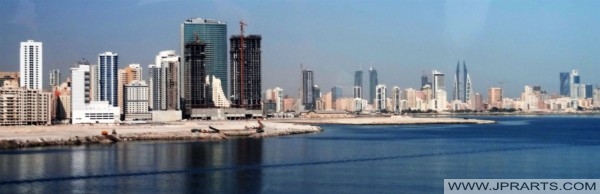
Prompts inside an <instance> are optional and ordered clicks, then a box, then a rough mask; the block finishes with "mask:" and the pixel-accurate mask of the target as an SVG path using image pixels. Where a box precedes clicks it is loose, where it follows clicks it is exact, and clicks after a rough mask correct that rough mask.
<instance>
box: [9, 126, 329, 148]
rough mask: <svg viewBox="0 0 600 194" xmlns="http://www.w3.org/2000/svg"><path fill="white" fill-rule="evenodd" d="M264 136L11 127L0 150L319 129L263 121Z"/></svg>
mask: <svg viewBox="0 0 600 194" xmlns="http://www.w3.org/2000/svg"><path fill="white" fill-rule="evenodd" d="M263 123H264V125H265V127H264V132H263V133H256V130H254V129H251V130H248V129H245V127H246V126H247V127H257V126H258V123H257V122H256V121H187V122H176V123H166V124H134V125H112V126H110V125H54V126H10V127H0V149H2V148H4V149H6V148H19V147H35V146H53V145H81V144H92V143H111V142H116V141H151V140H223V139H227V138H232V137H253V138H261V137H271V136H281V135H290V134H301V133H315V132H320V131H321V130H322V129H321V128H320V127H317V126H310V125H303V124H293V123H279V122H270V121H263ZM208 126H212V127H215V128H217V129H219V130H220V132H219V133H192V132H191V129H203V130H209V128H208ZM113 129H114V130H115V131H116V132H117V135H109V136H105V135H101V133H102V131H108V132H109V134H110V133H111V132H112V130H113Z"/></svg>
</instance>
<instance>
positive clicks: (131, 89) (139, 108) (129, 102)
mask: <svg viewBox="0 0 600 194" xmlns="http://www.w3.org/2000/svg"><path fill="white" fill-rule="evenodd" d="M124 90H125V95H124V96H125V99H124V100H125V102H124V104H125V109H124V110H125V114H128V113H148V96H149V95H148V93H149V89H148V84H146V82H145V81H137V80H134V81H132V82H131V83H129V84H127V85H125V89H124Z"/></svg>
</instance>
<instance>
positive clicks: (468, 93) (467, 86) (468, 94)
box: [463, 61, 473, 103]
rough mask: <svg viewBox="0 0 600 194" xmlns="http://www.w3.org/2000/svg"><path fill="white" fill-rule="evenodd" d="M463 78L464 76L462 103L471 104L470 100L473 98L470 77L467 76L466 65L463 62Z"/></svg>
mask: <svg viewBox="0 0 600 194" xmlns="http://www.w3.org/2000/svg"><path fill="white" fill-rule="evenodd" d="M463 76H464V80H463V84H464V86H463V92H464V93H463V102H464V103H469V102H471V100H472V99H471V98H472V97H473V86H472V84H471V76H470V75H469V72H468V71H467V65H466V64H465V61H463Z"/></svg>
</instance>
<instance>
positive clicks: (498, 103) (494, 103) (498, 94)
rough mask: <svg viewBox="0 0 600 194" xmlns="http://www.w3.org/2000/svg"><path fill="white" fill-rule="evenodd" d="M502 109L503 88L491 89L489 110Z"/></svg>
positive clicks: (489, 92) (489, 91)
mask: <svg viewBox="0 0 600 194" xmlns="http://www.w3.org/2000/svg"><path fill="white" fill-rule="evenodd" d="M493 107H496V108H502V88H498V87H491V88H490V89H488V108H493Z"/></svg>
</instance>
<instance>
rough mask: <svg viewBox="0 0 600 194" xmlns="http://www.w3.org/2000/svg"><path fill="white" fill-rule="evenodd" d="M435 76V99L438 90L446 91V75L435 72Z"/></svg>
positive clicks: (433, 73)
mask: <svg viewBox="0 0 600 194" xmlns="http://www.w3.org/2000/svg"><path fill="white" fill-rule="evenodd" d="M432 75H433V86H432V87H433V88H432V89H433V98H434V99H435V98H437V96H436V92H437V91H438V90H446V87H445V86H444V73H442V72H439V71H436V70H433V72H432Z"/></svg>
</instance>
